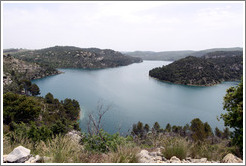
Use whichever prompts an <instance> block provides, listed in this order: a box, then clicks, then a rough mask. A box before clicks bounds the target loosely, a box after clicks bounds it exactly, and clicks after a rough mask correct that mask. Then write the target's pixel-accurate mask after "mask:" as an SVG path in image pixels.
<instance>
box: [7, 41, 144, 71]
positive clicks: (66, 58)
mask: <svg viewBox="0 0 246 166" xmlns="http://www.w3.org/2000/svg"><path fill="white" fill-rule="evenodd" d="M12 55H13V56H14V57H16V58H19V59H22V60H25V61H28V62H35V63H38V64H40V65H41V66H42V67H45V68H47V70H49V69H50V70H52V69H54V68H105V67H117V66H124V65H129V64H131V63H135V62H141V61H142V60H141V59H140V58H136V57H130V56H126V55H123V54H121V53H120V52H117V51H113V50H110V49H104V50H101V49H98V48H87V49H82V48H78V47H70V46H65V47H62V46H55V47H50V48H45V49H40V50H32V51H26V52H21V53H18V52H17V53H13V54H12ZM19 55H21V56H19ZM98 58H102V60H98Z"/></svg>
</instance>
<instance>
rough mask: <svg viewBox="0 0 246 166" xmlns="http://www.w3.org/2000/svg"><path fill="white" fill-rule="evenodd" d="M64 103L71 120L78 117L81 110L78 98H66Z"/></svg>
mask: <svg viewBox="0 0 246 166" xmlns="http://www.w3.org/2000/svg"><path fill="white" fill-rule="evenodd" d="M54 101H55V100H54ZM63 105H64V108H65V110H66V113H67V115H68V117H69V118H70V119H71V120H76V119H78V117H79V111H80V107H79V102H77V101H76V100H71V99H65V100H64V103H63Z"/></svg>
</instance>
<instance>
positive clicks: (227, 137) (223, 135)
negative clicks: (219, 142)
mask: <svg viewBox="0 0 246 166" xmlns="http://www.w3.org/2000/svg"><path fill="white" fill-rule="evenodd" d="M230 135H231V132H230V130H229V128H228V127H226V128H225V129H224V131H223V134H222V138H223V139H229V137H230Z"/></svg>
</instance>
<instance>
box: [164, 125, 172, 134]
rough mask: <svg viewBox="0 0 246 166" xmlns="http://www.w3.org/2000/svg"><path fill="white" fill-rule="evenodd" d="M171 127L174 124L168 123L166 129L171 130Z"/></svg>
mask: <svg viewBox="0 0 246 166" xmlns="http://www.w3.org/2000/svg"><path fill="white" fill-rule="evenodd" d="M171 129H172V126H171V125H170V123H168V124H167V125H166V129H165V130H166V131H167V132H171Z"/></svg>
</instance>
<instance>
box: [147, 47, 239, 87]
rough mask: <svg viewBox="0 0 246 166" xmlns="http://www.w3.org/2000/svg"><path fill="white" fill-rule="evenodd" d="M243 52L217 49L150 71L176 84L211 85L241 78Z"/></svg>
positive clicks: (155, 75)
mask: <svg viewBox="0 0 246 166" xmlns="http://www.w3.org/2000/svg"><path fill="white" fill-rule="evenodd" d="M242 55H243V52H241V51H216V52H212V53H208V54H206V55H204V56H202V57H200V58H199V57H193V56H188V57H186V58H183V59H180V60H177V61H175V62H173V63H171V64H169V65H167V66H163V67H158V68H154V69H152V70H150V71H149V75H150V76H151V77H154V78H157V79H159V80H163V81H168V82H172V83H176V84H184V85H198V86H211V85H215V84H218V83H221V82H222V81H234V80H240V78H241V77H242V75H243V56H242Z"/></svg>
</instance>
